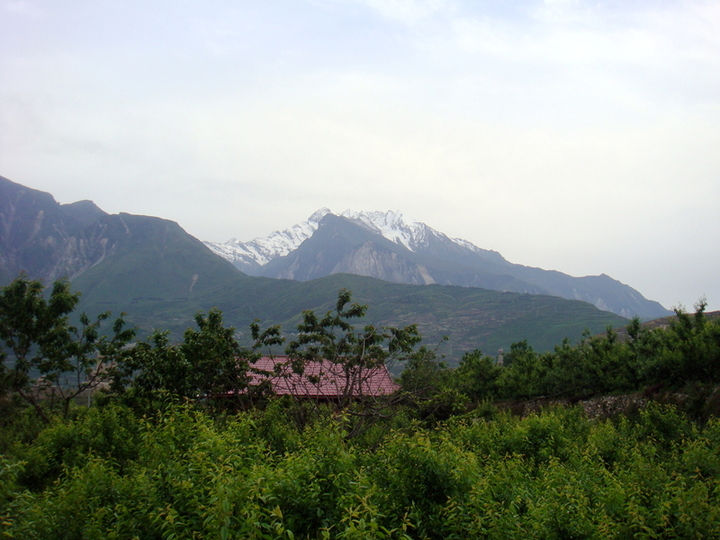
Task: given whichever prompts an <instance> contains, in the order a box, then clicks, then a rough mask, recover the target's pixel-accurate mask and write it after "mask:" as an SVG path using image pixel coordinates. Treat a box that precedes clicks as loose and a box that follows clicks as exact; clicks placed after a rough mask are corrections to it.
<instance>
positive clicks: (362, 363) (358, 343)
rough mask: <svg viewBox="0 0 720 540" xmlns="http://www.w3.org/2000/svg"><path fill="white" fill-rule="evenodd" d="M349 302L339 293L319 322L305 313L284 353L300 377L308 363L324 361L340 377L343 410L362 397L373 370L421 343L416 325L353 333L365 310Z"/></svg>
mask: <svg viewBox="0 0 720 540" xmlns="http://www.w3.org/2000/svg"><path fill="white" fill-rule="evenodd" d="M351 301H352V293H351V292H350V291H348V290H346V289H342V290H341V291H340V292H339V294H338V299H337V303H336V305H335V309H334V310H333V311H329V312H328V313H326V314H325V315H324V316H323V317H322V318H318V317H317V315H316V314H315V313H314V312H313V311H310V310H308V311H304V312H303V313H302V322H301V323H300V324H299V325H298V337H297V339H295V340H294V341H291V342H290V343H289V344H288V346H287V349H286V353H287V355H288V356H289V358H290V362H291V364H292V368H293V371H294V372H295V373H299V374H302V373H303V372H304V371H305V367H306V366H307V364H308V363H309V362H322V361H323V360H324V361H327V362H330V363H332V364H333V366H334V367H336V368H337V370H339V371H340V372H341V373H342V376H343V381H344V386H343V388H342V389H341V391H340V395H339V397H338V402H337V405H338V407H345V406H346V405H347V404H348V403H349V402H350V400H351V399H352V398H354V397H362V396H363V388H364V385H365V382H366V381H367V378H368V377H369V375H370V373H371V372H372V370H373V369H376V368H378V367H380V366H384V365H387V364H388V363H392V362H396V361H402V360H404V359H405V358H406V357H407V355H409V354H410V353H411V352H412V350H413V347H414V346H415V345H416V344H417V343H418V342H419V341H420V339H421V338H420V336H419V334H418V332H417V328H416V327H415V325H412V326H407V327H405V328H395V327H382V328H377V327H375V326H373V325H367V326H365V327H363V329H362V330H360V331H356V330H355V328H354V327H353V325H352V324H351V322H350V321H351V320H352V319H358V318H361V317H364V316H365V313H366V311H367V306H364V305H360V304H358V303H356V302H351Z"/></svg>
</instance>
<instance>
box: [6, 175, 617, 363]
mask: <svg viewBox="0 0 720 540" xmlns="http://www.w3.org/2000/svg"><path fill="white" fill-rule="evenodd" d="M0 201H1V202H2V204H0V224H1V225H2V230H1V231H0V233H1V234H0V254H2V259H1V260H0V272H2V276H3V279H5V281H6V282H9V280H11V279H13V278H14V277H15V276H16V275H17V272H18V271H19V270H22V269H24V270H26V271H27V272H28V274H29V276H30V277H31V278H32V279H43V280H45V281H46V282H48V281H50V280H52V279H55V278H56V277H62V276H68V277H70V278H71V279H72V282H73V289H74V290H78V291H80V292H81V293H82V297H81V305H80V310H82V311H86V312H88V313H89V314H95V313H98V312H101V311H107V310H110V311H112V312H113V313H114V314H115V315H119V314H120V313H121V312H125V313H127V317H126V319H127V320H128V321H129V322H130V323H131V324H133V325H137V326H138V327H139V329H140V337H144V336H146V335H147V334H148V333H150V332H151V331H152V330H153V329H161V330H166V329H167V330H170V331H171V332H172V335H173V337H174V338H179V337H180V335H181V333H182V332H183V331H184V330H185V329H186V328H188V327H190V326H192V325H193V316H194V315H195V313H196V312H197V311H199V310H204V311H207V310H209V309H212V308H213V307H218V308H220V309H221V310H222V311H223V314H224V317H225V320H226V322H227V323H228V324H229V325H232V326H235V327H236V328H237V329H238V331H239V332H240V333H241V334H242V337H243V339H247V328H248V325H249V324H250V323H251V322H252V321H253V320H255V319H259V320H260V321H261V324H262V325H263V326H268V325H271V324H281V325H282V326H283V329H284V331H285V332H286V333H292V332H293V331H294V330H295V325H296V324H297V323H298V322H299V317H300V313H301V312H302V311H303V310H305V309H314V310H318V311H320V312H321V313H324V312H325V311H329V310H330V309H332V307H333V305H334V303H335V300H336V298H337V294H338V291H339V290H340V289H343V288H347V289H349V290H351V291H353V293H354V298H355V300H357V301H359V302H361V303H365V304H368V305H369V310H368V314H367V317H366V318H365V319H364V321H360V324H362V323H373V324H377V325H381V326H382V325H394V326H404V325H408V324H417V325H418V327H419V329H420V331H421V333H422V334H423V335H424V337H425V343H426V344H428V345H429V346H434V345H435V344H436V343H438V342H439V341H440V340H441V338H442V336H444V335H447V336H448V337H449V338H450V339H449V341H447V342H445V343H443V345H442V348H441V349H440V352H441V353H443V354H447V355H448V359H449V361H450V363H451V364H452V363H454V362H456V361H457V360H458V359H459V358H460V357H461V356H462V354H463V353H464V352H467V351H469V350H473V349H475V348H481V349H483V350H485V351H486V352H488V353H491V354H493V353H494V352H495V351H496V350H497V349H498V348H499V347H505V348H507V347H509V346H510V344H511V343H513V342H515V341H520V340H523V339H527V340H528V341H529V343H530V344H531V345H532V346H533V347H535V348H536V349H538V350H546V349H550V348H552V347H553V346H554V345H555V344H557V343H558V342H559V341H560V340H561V339H562V338H564V337H568V338H569V339H571V340H577V339H579V338H580V336H581V333H582V331H583V330H585V329H587V330H589V331H591V332H593V333H596V332H600V331H602V330H603V329H604V328H605V327H607V326H608V325H611V326H618V325H622V324H623V323H624V322H625V320H624V319H622V318H620V317H618V316H616V315H613V314H611V313H607V312H603V311H600V310H598V309H596V308H595V307H593V306H591V305H590V304H587V303H585V302H578V301H568V300H563V299H561V298H556V297H552V296H542V295H530V294H515V293H501V292H497V291H491V290H484V289H477V288H463V287H450V286H438V285H431V286H427V287H417V286H412V285H403V284H394V283H388V282H385V281H380V280H378V279H374V278H370V277H362V276H357V275H349V274H342V273H334V274H332V275H330V276H328V277H323V278H320V279H310V280H308V281H302V282H301V281H290V280H284V279H270V278H265V277H250V276H247V275H244V274H243V273H241V272H240V271H238V270H237V269H236V268H235V267H234V266H233V265H232V264H230V263H229V262H228V261H226V260H225V259H223V258H221V257H219V256H217V255H215V254H214V253H212V252H211V251H210V250H209V249H208V248H207V247H206V246H204V245H203V244H202V243H201V242H200V241H199V240H197V239H195V238H193V237H192V236H190V235H189V234H187V233H186V232H185V231H184V230H183V229H182V228H181V227H180V226H179V225H178V224H176V223H174V222H171V221H167V220H164V219H160V218H155V217H148V216H134V215H130V214H118V215H109V214H106V213H105V212H102V210H100V209H99V208H97V207H96V206H95V205H93V204H92V203H90V202H89V201H81V202H80V203H74V204H72V205H59V204H58V203H57V202H55V200H54V199H53V198H52V196H51V195H49V194H47V193H42V192H39V191H36V190H32V189H30V188H26V187H24V186H20V185H18V184H14V183H12V182H10V181H9V180H6V179H2V181H0ZM325 218H327V219H328V221H330V222H333V221H334V220H337V221H339V223H338V224H337V225H338V226H337V227H328V228H327V229H323V233H322V234H327V233H332V234H330V240H333V238H334V241H336V242H337V243H338V244H339V245H345V244H346V243H348V242H350V243H351V242H362V243H367V241H368V239H370V240H371V241H372V242H373V244H374V245H376V246H377V247H376V248H375V247H373V249H377V251H378V253H381V252H382V253H384V256H385V257H387V258H393V257H400V256H401V255H402V256H405V255H406V253H405V252H408V250H407V249H406V248H405V247H404V246H403V245H400V244H398V243H395V242H392V241H390V240H388V239H387V238H384V237H382V236H379V237H378V236H377V235H374V233H372V232H369V231H368V230H367V228H364V227H361V226H359V225H358V224H357V223H355V222H352V221H350V220H348V219H346V218H340V217H338V216H330V215H327V216H325ZM368 234H369V235H370V236H368ZM307 241H309V239H306V242H307ZM310 245H312V243H310ZM410 253H412V252H410ZM340 262H342V261H340ZM338 264H339V262H338V261H336V260H330V259H327V260H323V259H321V260H317V259H316V260H315V265H316V267H317V268H321V269H324V270H327V268H330V267H331V266H332V267H333V268H334V267H335V266H337V265H338ZM343 264H345V263H343ZM407 264H408V266H409V267H411V265H410V263H407ZM308 276H309V275H308Z"/></svg>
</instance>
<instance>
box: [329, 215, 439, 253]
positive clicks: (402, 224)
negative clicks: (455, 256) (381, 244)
mask: <svg viewBox="0 0 720 540" xmlns="http://www.w3.org/2000/svg"><path fill="white" fill-rule="evenodd" d="M340 215H341V216H342V217H344V218H347V219H349V220H351V221H354V222H356V223H359V224H361V225H363V226H365V227H367V228H368V229H370V230H371V231H373V232H376V233H378V234H381V235H382V236H384V237H385V238H387V239H388V240H390V241H391V242H395V243H396V244H400V245H403V246H405V247H406V248H408V249H409V250H410V251H416V250H417V249H418V248H420V247H424V246H426V245H427V240H428V235H429V233H434V234H435V235H438V234H439V233H438V232H437V231H435V230H433V229H431V228H430V227H428V226H427V225H425V224H424V223H420V222H419V221H414V220H411V219H408V220H407V221H406V220H405V219H404V217H403V215H402V214H401V213H400V212H393V211H392V210H390V211H388V212H354V211H352V210H345V211H344V212H343V213H342V214H340Z"/></svg>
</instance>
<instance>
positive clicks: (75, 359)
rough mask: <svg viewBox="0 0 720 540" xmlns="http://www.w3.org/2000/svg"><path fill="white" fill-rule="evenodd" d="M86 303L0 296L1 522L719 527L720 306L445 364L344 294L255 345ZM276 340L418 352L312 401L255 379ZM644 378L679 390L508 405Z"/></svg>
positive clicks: (291, 346) (50, 535) (225, 534)
mask: <svg viewBox="0 0 720 540" xmlns="http://www.w3.org/2000/svg"><path fill="white" fill-rule="evenodd" d="M77 300H78V295H77V293H73V292H72V291H71V290H70V288H69V285H68V284H67V283H66V282H58V283H56V284H55V285H54V286H53V288H52V290H50V291H44V290H43V287H42V285H41V284H39V283H37V282H33V281H30V280H28V279H27V278H26V277H25V276H21V278H19V279H18V280H16V281H15V282H13V283H12V284H11V285H10V286H8V287H6V288H4V289H3V290H2V291H0V339H1V340H2V343H3V345H4V348H3V351H2V359H3V364H2V370H1V371H0V408H1V410H0V413H1V414H0V430H1V431H0V435H1V437H0V535H2V536H4V537H8V538H38V539H55V538H57V539H94V538H103V539H105V538H117V539H134V538H143V539H146V538H150V539H153V538H157V539H184V538H188V539H191V538H220V539H227V538H258V539H259V538H287V539H292V538H323V539H331V538H357V539H365V538H403V539H405V538H432V539H435V538H437V539H441V538H457V539H459V538H516V537H528V538H558V539H561V538H630V537H632V538H713V537H720V510H719V509H720V422H718V420H717V419H716V418H715V415H714V414H713V413H714V407H715V408H717V407H718V404H717V403H715V402H716V401H720V399H718V392H717V391H716V388H717V383H718V382H720V381H718V378H719V377H720V369H718V368H719V367H720V323H719V322H718V321H714V320H708V319H707V317H706V316H705V313H704V310H705V302H704V301H701V302H699V303H698V305H697V306H696V313H694V314H687V313H684V312H682V311H678V313H677V317H676V319H675V320H674V321H673V322H671V323H670V324H669V326H668V327H667V328H660V329H645V328H643V327H642V326H641V325H640V323H639V321H637V320H635V321H632V322H631V324H630V325H629V326H628V328H627V329H626V334H627V335H624V336H623V337H622V338H621V337H620V336H619V335H618V334H616V333H615V332H614V331H612V330H610V329H609V330H608V331H607V333H606V334H605V335H602V336H590V335H587V336H585V339H583V341H582V342H581V343H579V344H577V345H572V344H570V343H567V342H564V343H562V344H560V345H558V346H557V347H556V348H555V350H554V351H551V352H546V353H537V352H535V351H533V350H532V348H531V347H529V346H528V345H527V343H525V342H521V343H517V344H514V345H513V346H512V347H511V349H510V351H509V352H508V353H507V354H506V355H505V356H504V358H503V363H502V365H500V364H498V363H497V359H495V358H491V357H489V356H485V355H483V354H482V353H481V352H479V351H474V352H470V353H468V354H466V355H465V356H464V358H463V359H462V361H461V363H460V365H459V366H458V367H457V368H455V369H450V368H448V367H447V366H446V365H445V364H444V363H443V361H442V358H438V357H437V356H436V354H435V353H434V351H433V350H432V349H429V348H427V347H423V346H420V336H418V334H417V332H416V330H415V328H414V327H412V326H409V327H407V328H376V327H373V326H366V327H364V328H361V329H356V328H355V327H354V326H353V324H352V322H353V320H354V319H356V318H358V317H361V316H362V315H363V314H364V310H365V307H364V306H360V305H358V304H356V303H353V302H352V298H351V295H350V293H349V292H347V291H341V293H340V295H339V296H338V302H337V304H336V307H335V309H334V310H333V311H331V312H329V313H327V314H324V315H317V314H315V313H313V312H305V313H303V314H302V318H301V319H302V320H301V323H300V325H299V327H298V332H297V334H296V336H295V338H294V339H293V340H292V341H290V342H289V343H285V342H284V340H283V338H282V336H281V335H280V331H279V329H278V328H268V329H265V330H262V329H261V328H260V327H259V326H258V325H257V324H254V325H253V326H252V329H251V331H252V335H253V338H254V340H255V344H254V345H253V346H252V347H249V348H242V347H240V346H239V345H238V344H237V341H236V340H235V337H234V330H233V329H232V328H226V327H225V326H224V325H223V322H222V314H221V313H220V312H218V311H211V312H209V313H207V314H203V313H201V314H198V315H197V317H196V323H197V328H196V329H189V330H188V331H187V332H186V333H185V335H184V336H183V340H182V341H181V342H180V343H170V341H169V339H168V336H167V334H166V333H163V332H156V333H155V334H154V335H153V336H151V337H150V338H149V339H148V340H146V341H143V342H139V343H137V342H133V340H134V338H135V336H134V331H133V330H132V329H128V328H127V327H126V325H125V323H124V321H123V319H122V318H119V319H117V320H116V321H115V322H114V323H113V324H112V326H111V335H110V336H105V335H103V332H102V331H101V329H102V325H103V324H104V323H105V321H106V320H108V319H109V317H110V316H109V314H102V315H101V316H100V317H97V318H96V319H94V320H91V319H90V318H88V317H86V316H85V315H80V316H78V317H77V320H78V323H77V324H73V323H71V320H70V316H71V314H72V313H73V311H74V309H75V306H76V304H77ZM268 351H271V352H272V351H277V352H281V353H284V354H288V355H289V357H290V358H291V359H292V361H293V363H294V369H297V370H298V372H301V371H302V369H303V365H306V364H307V363H308V362H313V361H317V360H319V359H321V358H322V359H326V360H329V361H332V362H334V363H336V364H338V365H340V366H342V367H343V368H344V369H345V370H347V371H346V372H347V373H353V372H355V370H357V369H359V368H372V367H373V366H376V365H378V364H379V363H386V362H401V363H403V364H404V365H405V369H404V371H403V372H402V375H401V376H400V378H399V383H400V390H399V391H398V392H396V393H395V394H393V395H391V396H384V397H375V398H372V399H371V398H370V397H367V398H366V399H362V400H357V399H352V396H351V395H345V396H339V398H338V399H337V400H336V401H335V402H334V403H329V404H319V403H317V402H314V401H308V400H302V399H293V398H291V397H285V398H277V397H273V396H272V395H271V393H270V392H269V391H268V388H266V387H263V386H262V385H261V386H260V387H251V386H249V384H248V383H249V374H251V373H252V372H253V371H252V370H253V369H254V368H253V362H254V361H255V360H256V359H257V358H258V357H259V355H260V354H264V353H267V352H268ZM101 388H102V391H100V390H99V389H101ZM90 391H94V392H96V394H95V396H96V400H95V405H94V406H93V407H86V406H80V405H78V404H77V403H76V401H77V399H78V397H79V396H82V395H84V393H86V392H90ZM639 391H643V392H644V393H645V394H647V395H651V394H653V393H656V394H657V395H672V396H677V395H681V394H682V395H685V396H686V398H685V399H684V401H683V403H684V405H683V407H682V408H678V407H675V406H672V405H667V404H662V403H659V402H653V401H650V402H649V404H648V405H647V406H643V407H640V408H637V409H634V410H632V411H627V413H626V414H622V415H618V416H614V417H612V418H605V419H589V418H588V417H587V416H586V415H585V414H584V412H583V409H582V408H580V407H573V406H567V407H559V406H556V407H553V408H546V409H544V410H542V411H540V412H537V413H533V414H530V415H527V416H525V417H515V416H512V415H511V414H510V413H509V412H507V411H504V410H502V409H501V405H502V402H503V400H504V401H508V400H518V399H527V398H534V397H538V396H543V397H545V398H552V399H559V398H565V400H566V401H570V402H572V401H575V400H580V399H584V398H589V397H592V396H597V395H600V394H608V393H632V392H639Z"/></svg>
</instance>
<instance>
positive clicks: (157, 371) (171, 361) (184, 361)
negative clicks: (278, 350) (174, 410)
mask: <svg viewBox="0 0 720 540" xmlns="http://www.w3.org/2000/svg"><path fill="white" fill-rule="evenodd" d="M195 323H196V324H197V330H196V329H192V328H189V329H188V330H186V331H185V334H184V336H183V341H182V342H181V343H179V344H172V343H170V339H169V336H168V332H155V333H153V334H152V335H151V336H150V337H149V338H148V339H147V340H146V341H145V342H142V343H138V344H137V345H136V346H135V347H134V349H133V350H132V351H131V352H130V353H129V354H128V355H126V356H125V357H124V359H123V361H122V363H121V364H120V365H119V366H118V368H117V369H116V370H115V372H114V381H113V386H112V389H113V390H114V391H115V392H118V393H121V392H123V391H124V390H125V388H126V387H128V386H130V388H131V393H132V395H133V397H138V396H140V397H145V398H149V397H152V396H153V395H155V394H158V393H160V392H162V393H166V394H169V395H171V396H174V397H176V398H185V399H191V400H198V399H214V398H215V397H218V396H222V398H223V400H225V401H227V399H228V398H229V397H230V396H232V395H234V396H236V397H239V396H241V395H242V394H243V393H244V392H245V390H246V388H247V383H248V382H249V376H248V371H249V365H250V363H251V362H253V361H254V360H255V359H257V357H258V356H259V354H258V353H257V352H256V351H255V350H256V349H258V348H260V347H262V346H265V345H272V344H279V343H281V342H282V338H280V336H279V328H278V327H272V328H269V329H267V330H265V331H264V332H260V328H259V326H258V325H257V323H253V325H252V327H251V328H252V335H253V338H255V345H254V346H253V348H252V349H247V348H243V347H240V345H239V344H238V342H237V340H236V339H235V329H234V328H232V327H225V326H224V323H223V317H222V312H221V311H220V310H218V309H212V310H210V311H209V312H208V313H207V314H205V313H202V312H199V313H197V314H196V315H195Z"/></svg>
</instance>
